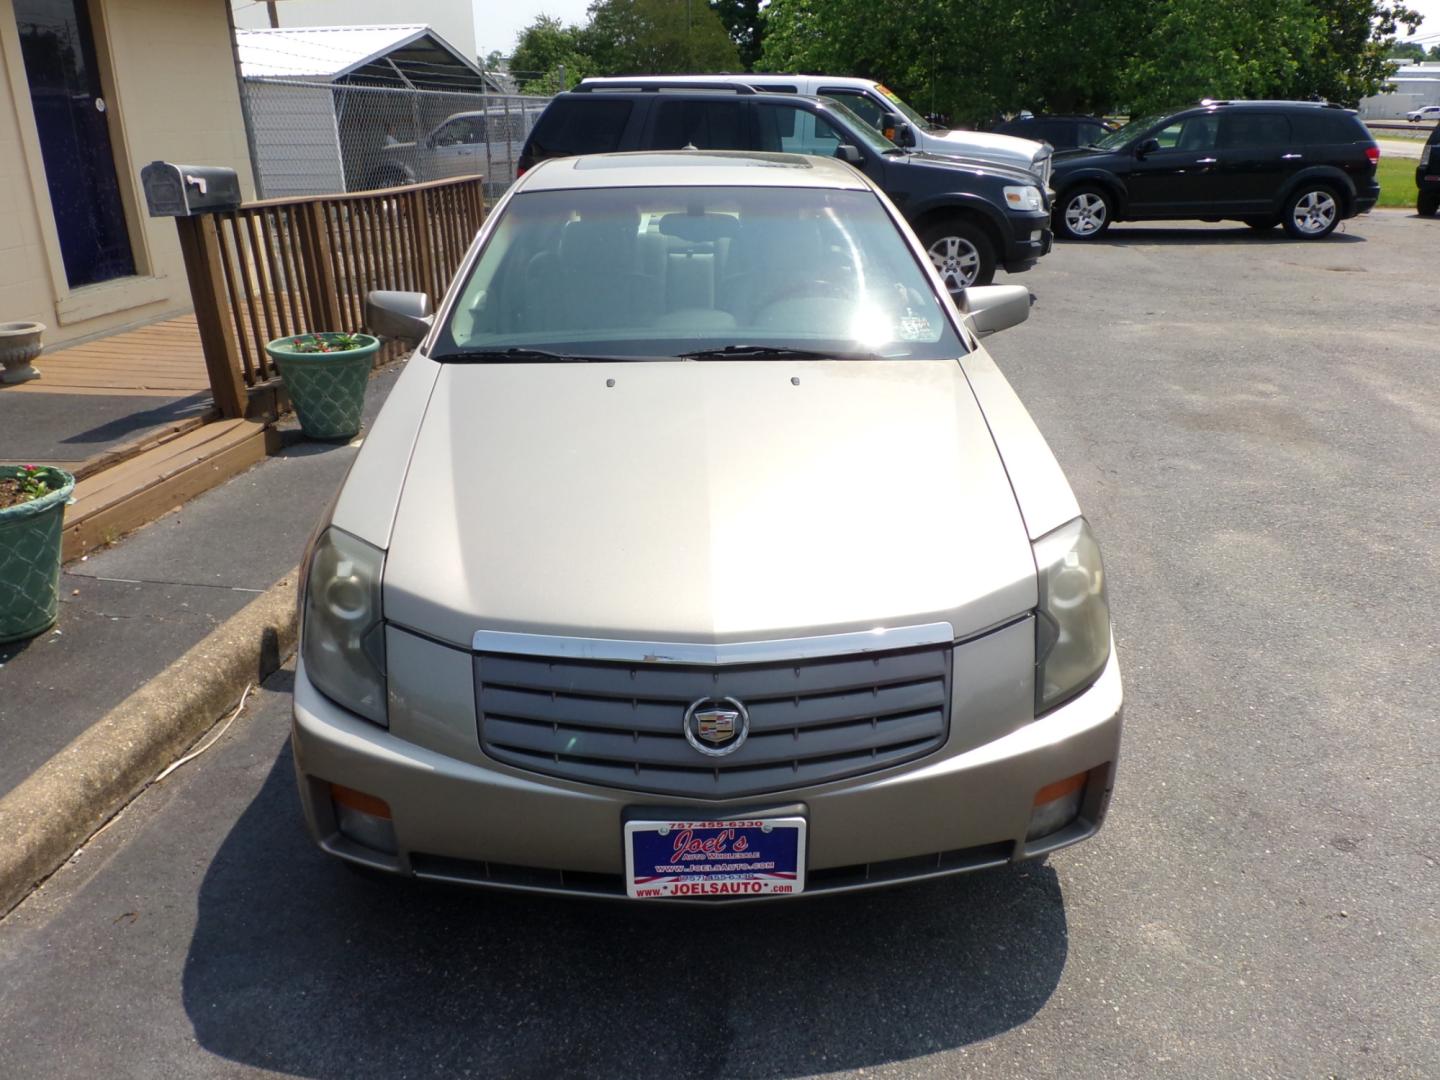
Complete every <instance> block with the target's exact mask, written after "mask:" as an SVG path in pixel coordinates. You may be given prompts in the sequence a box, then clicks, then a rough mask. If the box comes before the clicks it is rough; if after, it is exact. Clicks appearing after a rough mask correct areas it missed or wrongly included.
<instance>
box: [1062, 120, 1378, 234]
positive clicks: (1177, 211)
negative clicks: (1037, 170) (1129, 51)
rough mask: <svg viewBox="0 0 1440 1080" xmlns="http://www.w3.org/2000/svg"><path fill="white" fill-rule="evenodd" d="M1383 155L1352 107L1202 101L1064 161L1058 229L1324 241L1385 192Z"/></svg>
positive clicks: (1130, 127) (1065, 154) (1138, 123)
mask: <svg viewBox="0 0 1440 1080" xmlns="http://www.w3.org/2000/svg"><path fill="white" fill-rule="evenodd" d="M1379 160H1380V148H1379V147H1378V146H1377V145H1376V144H1375V140H1374V139H1372V138H1371V137H1370V133H1369V131H1367V130H1366V129H1365V125H1364V124H1362V123H1361V122H1360V119H1359V117H1357V116H1356V115H1355V113H1354V112H1353V111H1351V110H1349V109H1342V108H1340V107H1339V106H1336V105H1325V104H1320V103H1316V102H1307V101H1203V102H1201V103H1200V104H1199V105H1197V106H1195V107H1194V108H1190V109H1185V110H1183V111H1181V112H1176V113H1172V114H1170V115H1168V116H1147V117H1144V118H1143V119H1139V120H1134V121H1132V122H1130V123H1129V124H1126V125H1125V126H1124V127H1123V128H1121V129H1120V130H1119V131H1116V132H1115V133H1113V134H1111V135H1108V136H1106V137H1105V138H1104V139H1101V140H1100V141H1099V143H1098V144H1097V145H1096V146H1094V147H1090V148H1087V149H1083V150H1066V151H1060V152H1057V153H1056V154H1055V158H1054V161H1055V171H1054V175H1053V177H1052V179H1051V185H1052V186H1053V187H1054V189H1055V192H1056V197H1055V230H1056V231H1057V232H1058V233H1060V235H1061V236H1064V237H1067V238H1069V239H1071V240H1091V239H1094V238H1095V237H1097V236H1099V235H1100V234H1101V233H1103V232H1104V231H1105V230H1106V229H1107V228H1108V227H1109V226H1110V223H1111V222H1112V221H1147V220H1163V219H1177V218H1178V219H1184V218H1190V219H1196V218H1198V219H1199V220H1201V221H1222V220H1236V221H1243V222H1245V223H1246V224H1247V225H1251V226H1253V227H1254V228H1257V229H1270V228H1274V227H1275V226H1276V225H1283V226H1285V231H1286V232H1288V233H1289V234H1290V235H1291V236H1293V237H1296V238H1298V239H1302V240H1316V239H1319V238H1320V237H1322V236H1328V235H1329V234H1330V233H1331V232H1332V231H1334V229H1335V226H1336V225H1338V224H1339V223H1340V222H1341V221H1342V220H1343V219H1345V218H1349V217H1353V216H1355V215H1356V214H1363V213H1366V212H1367V211H1368V210H1369V209H1370V208H1371V207H1372V206H1374V205H1375V200H1376V199H1377V198H1378V197H1379V195H1380V185H1379V184H1377V183H1376V182H1375V165H1376V162H1378V161H1379Z"/></svg>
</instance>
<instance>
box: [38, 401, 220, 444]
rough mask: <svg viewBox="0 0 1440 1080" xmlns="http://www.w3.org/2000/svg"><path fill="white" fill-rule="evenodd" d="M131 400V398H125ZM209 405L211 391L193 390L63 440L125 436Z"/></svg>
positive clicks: (110, 439) (88, 440)
mask: <svg viewBox="0 0 1440 1080" xmlns="http://www.w3.org/2000/svg"><path fill="white" fill-rule="evenodd" d="M126 400H131V399H126ZM209 408H210V394H209V392H208V391H206V392H204V393H200V394H192V395H190V396H189V397H186V398H180V399H178V400H176V401H167V402H165V404H163V405H157V406H155V407H154V408H152V409H143V410H140V411H138V412H132V413H126V414H125V415H124V416H118V417H116V418H115V419H113V420H108V421H106V422H105V423H103V424H97V425H96V426H94V427H92V428H90V429H88V430H86V431H81V432H77V433H76V434H74V435H69V436H66V437H65V438H63V439H61V440H60V444H61V445H62V446H65V445H69V444H72V443H109V442H116V441H117V440H120V439H123V438H124V437H125V436H127V435H132V434H134V433H136V432H138V431H143V430H146V429H149V428H153V427H159V426H160V425H161V424H169V423H173V422H174V421H176V420H184V419H185V418H186V417H189V416H194V415H196V414H197V413H202V412H205V411H206V410H208V409H209Z"/></svg>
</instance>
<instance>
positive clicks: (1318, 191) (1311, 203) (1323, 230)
mask: <svg viewBox="0 0 1440 1080" xmlns="http://www.w3.org/2000/svg"><path fill="white" fill-rule="evenodd" d="M1341 213H1342V211H1341V206H1340V193H1339V192H1337V191H1336V190H1335V189H1334V188H1333V187H1331V186H1330V185H1329V184H1301V185H1300V186H1299V187H1298V188H1296V189H1295V190H1294V191H1293V192H1291V194H1290V197H1289V198H1288V199H1286V200H1285V208H1284V210H1282V211H1281V212H1280V223H1281V224H1282V225H1284V226H1285V231H1286V232H1287V233H1289V234H1290V235H1291V236H1293V237H1294V238H1295V239H1296V240H1320V239H1323V238H1324V237H1326V236H1329V235H1330V234H1331V233H1332V232H1334V231H1335V226H1337V225H1339V224H1340V215H1341Z"/></svg>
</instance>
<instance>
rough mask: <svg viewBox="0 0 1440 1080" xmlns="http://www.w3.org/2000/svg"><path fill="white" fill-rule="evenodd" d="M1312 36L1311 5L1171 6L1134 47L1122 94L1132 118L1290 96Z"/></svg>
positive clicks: (1189, 2) (1200, 1)
mask: <svg viewBox="0 0 1440 1080" xmlns="http://www.w3.org/2000/svg"><path fill="white" fill-rule="evenodd" d="M1317 34H1318V27H1317V26H1316V24H1315V22H1314V20H1313V18H1312V9H1311V2H1310V0H1267V3H1266V5H1265V7H1263V8H1262V7H1261V6H1260V5H1259V4H1256V3H1255V2H1254V0H1170V2H1169V3H1167V4H1166V5H1165V6H1164V8H1163V10H1161V11H1160V12H1159V13H1158V17H1157V18H1156V19H1155V20H1154V22H1153V23H1152V24H1151V25H1150V26H1149V27H1148V28H1147V31H1146V33H1145V34H1144V35H1143V36H1142V37H1140V38H1139V39H1138V46H1139V47H1138V48H1137V49H1136V50H1135V53H1134V54H1133V55H1132V56H1131V57H1130V58H1129V61H1128V63H1127V64H1126V65H1125V72H1126V78H1125V82H1124V83H1123V84H1122V87H1121V91H1122V94H1123V96H1124V98H1125V99H1126V101H1127V103H1128V104H1129V106H1130V108H1131V110H1132V111H1133V112H1136V113H1148V112H1158V111H1163V110H1166V109H1171V108H1174V107H1176V106H1178V105H1184V104H1188V103H1190V102H1195V101H1199V100H1200V99H1201V98H1206V97H1212V98H1247V97H1248V98H1257V97H1286V96H1291V94H1290V93H1288V90H1289V88H1291V87H1293V86H1295V85H1296V84H1297V82H1298V80H1299V71H1300V62H1301V61H1300V58H1302V57H1305V56H1307V55H1309V54H1311V53H1313V52H1314V50H1315V48H1316V45H1317V42H1316V36H1317Z"/></svg>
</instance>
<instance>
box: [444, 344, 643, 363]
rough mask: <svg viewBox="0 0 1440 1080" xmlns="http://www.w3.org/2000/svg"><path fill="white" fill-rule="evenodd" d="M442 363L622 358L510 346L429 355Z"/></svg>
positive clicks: (569, 360)
mask: <svg viewBox="0 0 1440 1080" xmlns="http://www.w3.org/2000/svg"><path fill="white" fill-rule="evenodd" d="M430 359H432V360H436V361H439V362H441V363H444V362H445V361H447V360H552V361H558V362H560V363H564V364H589V363H591V362H594V363H597V364H598V363H602V362H605V361H610V360H624V359H626V358H625V357H623V356H580V355H578V354H575V353H562V352H552V351H550V350H549V349H526V348H522V347H520V346H511V347H510V348H508V349H461V350H459V351H458V352H452V353H440V354H438V355H435V356H432V357H430Z"/></svg>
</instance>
